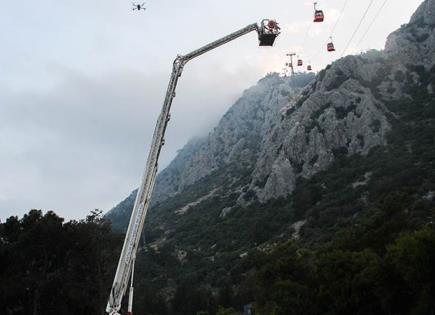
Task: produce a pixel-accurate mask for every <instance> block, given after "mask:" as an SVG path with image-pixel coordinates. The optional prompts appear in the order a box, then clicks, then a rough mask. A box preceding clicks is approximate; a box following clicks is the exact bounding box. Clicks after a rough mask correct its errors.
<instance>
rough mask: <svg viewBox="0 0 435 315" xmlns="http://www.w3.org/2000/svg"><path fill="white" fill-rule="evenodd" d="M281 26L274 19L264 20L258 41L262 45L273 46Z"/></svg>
mask: <svg viewBox="0 0 435 315" xmlns="http://www.w3.org/2000/svg"><path fill="white" fill-rule="evenodd" d="M280 29H281V28H280V27H279V26H278V23H277V22H276V21H274V20H263V21H262V22H261V27H260V31H259V32H258V41H259V43H260V46H273V43H274V42H275V38H276V37H277V36H278V35H279V33H280Z"/></svg>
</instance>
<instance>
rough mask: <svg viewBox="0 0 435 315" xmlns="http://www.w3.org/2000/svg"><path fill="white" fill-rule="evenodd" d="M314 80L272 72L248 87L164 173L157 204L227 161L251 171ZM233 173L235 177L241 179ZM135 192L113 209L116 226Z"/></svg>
mask: <svg viewBox="0 0 435 315" xmlns="http://www.w3.org/2000/svg"><path fill="white" fill-rule="evenodd" d="M313 79H314V75H313V74H310V73H308V74H299V75H297V76H295V77H293V78H288V77H286V78H283V77H280V76H279V75H278V74H269V75H267V76H266V77H265V78H263V79H261V80H260V81H259V82H258V84H257V85H255V86H253V87H251V88H249V89H248V90H246V91H245V92H244V93H243V95H242V97H240V99H239V100H238V101H237V102H236V103H235V104H234V105H233V106H232V107H231V108H230V109H229V110H228V111H227V112H226V113H225V115H224V116H223V117H222V119H221V120H220V121H219V123H218V125H217V126H216V127H215V128H214V130H212V131H211V132H210V133H209V135H208V136H206V137H202V138H195V139H192V140H191V141H190V142H189V143H187V144H186V145H185V146H184V147H183V148H182V149H181V150H180V151H179V152H178V154H177V156H176V158H175V159H174V160H173V161H172V162H171V163H170V164H169V166H168V167H166V168H165V169H164V170H162V172H160V174H159V175H158V178H157V182H156V187H155V190H154V194H153V201H152V204H153V205H156V203H159V202H162V201H164V200H165V199H167V198H169V197H171V196H174V195H176V194H179V193H181V192H183V191H184V190H185V189H186V188H187V187H189V186H190V185H192V184H194V183H197V182H198V180H200V179H203V178H204V177H206V176H208V175H210V174H212V173H213V172H216V171H218V170H221V169H223V168H225V167H226V166H228V165H231V164H237V165H238V167H239V168H241V169H243V170H245V171H249V170H252V169H253V168H254V165H255V164H256V162H257V160H258V157H259V155H260V152H262V151H264V150H266V148H264V147H263V146H264V144H265V143H263V139H264V138H265V137H266V135H267V133H268V132H269V131H270V130H271V128H273V127H274V126H275V125H276V122H277V121H279V117H280V116H281V110H282V109H283V108H284V107H285V106H287V105H288V103H289V102H290V101H291V100H293V99H296V98H297V97H298V95H299V93H300V92H301V90H302V88H303V87H305V86H306V85H307V84H309V83H310V82H311V81H312V80H313ZM233 175H235V176H233V179H234V180H235V181H236V180H237V179H240V177H239V176H236V174H233ZM236 177H237V178H236ZM238 189H241V187H238ZM210 191H212V189H211V190H210ZM135 195H136V191H134V192H133V193H132V194H131V195H130V196H129V197H128V198H127V199H126V200H124V201H123V202H121V203H120V204H119V205H118V206H117V207H115V208H114V209H113V210H111V211H110V212H109V214H108V216H109V217H110V218H112V219H113V218H115V219H113V220H112V221H114V224H115V227H118V226H120V227H121V226H122V227H123V228H125V226H126V224H128V216H129V215H130V213H131V207H132V205H133V203H134V198H135Z"/></svg>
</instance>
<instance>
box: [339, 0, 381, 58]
mask: <svg viewBox="0 0 435 315" xmlns="http://www.w3.org/2000/svg"><path fill="white" fill-rule="evenodd" d="M373 2H375V0H370V3H369V5H368V6H367V9H366V10H365V12H364V14H363V16H362V17H361V19H360V21H359V23H358V25H357V27H356V28H355V30H354V32H353V34H352V36H351V38H350V39H349V41H348V42H347V44H346V46H345V48H344V50H343V53H342V54H341V57H343V56H344V54H345V53H346V51H347V49H348V48H349V46H350V44H351V42H352V41H353V39H354V38H355V35H356V34H357V33H358V31H359V29H360V27H361V25H362V23H363V22H364V19H365V18H366V16H367V13H368V12H369V10H370V8H371V6H372V5H373Z"/></svg>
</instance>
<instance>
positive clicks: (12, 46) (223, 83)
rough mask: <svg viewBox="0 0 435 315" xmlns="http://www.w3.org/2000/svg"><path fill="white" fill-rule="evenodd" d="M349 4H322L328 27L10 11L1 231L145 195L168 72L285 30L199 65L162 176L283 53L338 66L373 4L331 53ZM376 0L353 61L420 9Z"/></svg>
mask: <svg viewBox="0 0 435 315" xmlns="http://www.w3.org/2000/svg"><path fill="white" fill-rule="evenodd" d="M344 1H345V0H323V1H322V0H319V6H321V7H322V8H323V9H324V10H325V14H326V21H325V23H323V24H318V25H314V23H311V20H312V14H313V12H312V11H313V8H312V2H309V1H303V0H302V1H292V0H275V1H264V0H263V1H260V0H237V1H235V0H219V1H208V0H183V1H174V0H158V1H157V0H148V1H147V4H146V6H147V10H146V11H141V12H137V11H134V12H133V11H132V10H131V2H130V1H126V0H112V1H103V0H94V1H92V0H91V1H88V0H86V1H85V0H75V1H59V0H39V1H6V0H0V43H1V44H0V47H1V49H0V219H1V220H4V219H5V218H6V217H8V216H10V215H22V214H23V213H25V212H27V211H28V210H29V209H32V208H37V209H43V210H54V211H56V212H57V213H58V214H60V215H61V216H64V217H65V218H67V219H72V218H74V219H80V218H83V217H85V216H86V214H87V213H88V212H89V211H90V210H91V209H94V208H99V209H102V210H105V211H106V210H109V209H110V208H111V207H113V206H114V205H116V204H117V203H118V202H119V201H121V200H122V199H124V198H125V197H126V196H127V195H128V194H129V193H130V191H131V190H133V189H134V188H135V187H137V186H138V184H139V179H140V176H141V174H142V172H143V167H144V162H145V160H146V156H147V153H148V145H149V143H150V142H151V135H152V131H153V129H154V124H155V121H156V118H157V115H158V113H159V111H160V107H161V105H162V100H163V97H164V92H165V90H166V87H167V83H168V79H169V74H170V70H171V64H172V61H173V59H174V57H175V56H176V55H177V54H178V53H186V52H189V51H191V50H193V49H196V48H198V47H199V46H201V45H203V44H206V43H208V42H210V41H212V40H215V39H217V38H220V37H222V36H224V35H227V34H228V33H230V32H233V31H235V30H237V29H239V28H241V27H244V26H246V25H247V24H250V23H253V22H257V21H260V20H261V19H263V18H276V19H277V20H278V22H280V25H281V26H282V29H283V32H282V35H281V36H280V38H279V39H278V40H277V42H276V45H275V47H273V48H258V47H257V42H256V35H255V34H250V35H247V36H245V37H243V38H241V39H239V40H236V41H234V42H233V43H231V44H228V45H226V46H224V47H221V48H219V49H217V50H215V51H213V52H211V53H208V54H207V55H204V56H202V57H201V58H199V59H198V60H195V61H193V62H192V63H191V64H188V65H187V66H186V68H185V72H184V74H183V77H182V78H181V81H180V84H179V87H178V93H177V98H176V99H175V102H174V106H173V114H172V120H171V122H170V126H169V129H168V132H167V136H166V145H165V147H164V150H163V153H162V157H161V158H162V161H161V165H162V166H165V165H167V164H168V163H169V161H170V160H171V159H172V158H173V157H174V156H175V154H176V151H177V150H178V149H180V148H181V147H182V146H183V145H184V144H185V143H186V141H187V140H188V139H189V138H191V137H192V136H195V135H201V134H206V133H207V132H208V131H209V130H210V129H211V128H212V127H213V126H214V125H215V124H216V123H217V121H218V119H219V117H220V116H221V115H222V114H223V113H224V112H225V111H226V110H227V109H228V108H229V107H230V106H231V104H232V103H234V101H235V100H236V99H237V98H238V97H239V96H240V95H241V94H242V92H243V90H244V89H246V88H248V87H249V86H250V85H253V84H255V83H256V81H258V80H259V79H260V78H261V77H262V76H264V75H265V74H266V73H267V72H270V71H280V70H281V69H282V67H283V64H284V62H285V53H286V52H289V51H296V52H298V53H300V54H301V56H302V57H303V58H304V59H306V60H309V59H311V62H312V64H313V67H314V69H315V70H320V69H321V68H322V67H324V66H325V65H326V64H327V63H329V62H331V61H333V60H334V59H337V58H339V57H340V56H341V54H342V53H343V48H344V46H345V45H346V43H347V41H348V40H349V38H350V37H351V35H352V32H353V30H354V29H355V27H356V25H357V24H358V20H359V18H360V17H361V16H362V14H363V13H364V10H365V8H366V7H367V5H368V4H369V2H370V1H371V0H349V3H348V6H347V8H346V10H345V11H344V13H343V15H342V16H341V19H340V20H339V23H338V25H337V28H336V30H335V32H334V41H335V44H336V46H337V50H338V51H337V53H335V54H327V53H326V52H325V45H326V42H327V40H328V37H329V36H330V33H331V30H332V28H333V26H334V24H335V22H336V21H337V19H338V17H339V16H340V14H339V12H340V9H341V8H342V6H343V3H344ZM383 1H384V0H375V1H374V3H373V6H372V8H371V10H370V11H369V13H368V16H367V19H366V20H365V22H364V23H363V25H362V27H361V30H360V31H359V33H358V34H357V35H356V36H355V40H354V44H353V45H351V46H350V49H349V51H348V53H355V52H358V51H361V50H364V49H368V48H377V49H381V48H383V46H384V42H385V38H386V36H387V35H388V34H389V33H390V32H391V31H393V30H395V29H396V28H398V27H399V26H400V25H401V24H403V23H406V22H407V21H408V20H409V18H410V16H411V14H412V13H413V12H414V10H415V9H416V8H417V6H418V5H419V4H420V2H421V0H408V1H400V5H399V4H398V3H397V2H398V1H397V0H396V1H392V0H390V1H389V2H388V3H387V5H386V6H385V9H384V11H383V13H382V14H381V16H380V18H379V19H378V20H377V21H376V23H375V24H374V25H373V28H372V29H371V31H370V32H369V33H368V35H367V37H366V38H365V39H364V40H363V41H362V42H361V44H360V45H356V43H357V42H359V41H360V38H361V36H362V35H363V33H364V31H365V30H366V29H367V26H368V25H369V23H370V21H371V20H372V18H373V16H374V15H375V14H376V12H377V9H378V8H379V7H380V6H381V5H382V2H383Z"/></svg>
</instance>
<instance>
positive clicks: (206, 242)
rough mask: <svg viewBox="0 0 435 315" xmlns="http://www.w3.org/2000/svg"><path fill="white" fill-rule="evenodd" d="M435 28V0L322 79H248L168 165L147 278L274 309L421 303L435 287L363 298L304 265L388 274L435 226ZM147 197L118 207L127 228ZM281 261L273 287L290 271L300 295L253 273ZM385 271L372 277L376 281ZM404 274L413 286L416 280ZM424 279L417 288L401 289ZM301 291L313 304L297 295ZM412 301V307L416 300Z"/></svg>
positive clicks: (290, 284)
mask: <svg viewBox="0 0 435 315" xmlns="http://www.w3.org/2000/svg"><path fill="white" fill-rule="evenodd" d="M434 29H435V0H426V1H424V2H423V3H422V5H421V6H420V8H419V9H418V10H417V12H416V13H415V14H414V15H413V16H412V18H411V20H410V22H409V23H408V24H406V25H404V26H402V27H401V28H400V29H399V30H397V31H396V32H394V33H393V34H391V35H390V36H389V37H388V39H387V43H386V46H385V49H384V50H383V51H369V52H366V53H363V54H360V55H357V56H347V57H345V58H342V59H340V60H338V61H336V62H334V63H332V64H331V65H329V66H328V67H326V69H324V70H322V71H321V72H320V73H318V75H317V76H316V77H315V78H314V80H311V79H312V78H310V77H306V76H302V77H299V78H298V80H302V81H299V83H296V82H295V81H292V80H291V79H288V78H280V77H279V76H278V75H276V74H271V75H268V76H266V77H265V78H263V79H262V80H260V81H259V83H258V85H256V86H255V87H252V88H250V89H249V90H247V91H246V92H245V93H244V94H243V96H242V97H241V98H240V100H239V101H237V102H236V104H235V105H234V106H233V107H232V108H231V109H230V110H229V111H228V112H227V113H226V114H225V116H224V117H223V118H222V120H221V121H220V123H219V124H218V126H217V127H216V128H215V129H214V130H213V131H212V132H211V133H210V134H209V135H208V136H207V137H205V138H202V139H197V140H193V141H192V142H190V143H189V144H187V145H186V146H185V148H183V149H182V150H181V151H180V153H179V154H178V156H177V157H176V158H175V159H174V161H173V162H172V163H171V164H170V165H169V166H168V168H166V169H165V170H163V171H162V172H161V174H160V175H159V179H158V183H157V188H156V192H155V195H154V206H153V207H152V209H150V212H149V215H148V218H147V221H146V226H145V237H146V243H147V245H146V246H144V247H143V248H142V252H141V258H140V260H139V261H138V265H139V267H138V269H139V272H140V273H141V277H143V278H142V279H143V280H142V281H143V282H142V284H139V286H140V285H143V286H145V287H147V288H148V289H149V286H151V287H153V289H156V290H158V291H159V292H162V294H163V296H165V298H167V299H169V298H171V297H173V298H174V299H175V300H177V298H179V300H180V301H182V300H183V299H182V292H180V290H177V288H178V289H180V288H185V287H183V285H185V284H189V283H190V284H192V283H194V284H195V286H196V287H202V288H204V290H208V291H207V292H211V293H210V294H212V295H214V294H215V293H216V292H215V291H217V290H224V291H223V293H222V295H223V296H226V295H225V294H226V293H225V292H227V293H228V292H231V293H232V296H233V298H234V299H236V300H232V302H228V303H224V304H227V305H236V304H237V305H239V306H240V305H241V303H247V302H249V301H250V300H249V299H254V298H255V299H256V300H257V302H258V303H260V304H261V305H262V306H263V307H265V308H267V307H269V306H270V305H266V304H267V303H266V301H265V300H262V299H263V297H265V296H268V300H267V301H269V302H270V301H273V302H274V303H275V304H273V303H272V306H273V305H281V304H280V303H283V304H282V305H285V307H284V306H283V307H284V308H282V309H283V310H292V312H289V311H278V312H276V314H301V313H306V314H321V313H325V314H326V313H327V314H411V313H415V314H417V313H419V312H418V311H415V312H411V308H412V307H414V306H415V305H417V304H418V303H420V302H421V301H423V300H424V298H423V297H422V299H423V300H421V301H420V302H418V301H417V298H416V297H417V296H420V295H419V294H422V295H421V296H426V295H427V296H431V295H430V294H432V293H433V291H430V290H431V289H427V288H428V287H425V289H424V290H426V291H424V290H423V289H421V290H423V291H424V293H421V292H423V291H418V292H420V293H415V294H414V293H413V294H414V295H412V296H411V295H410V296H407V297H405V296H402V295H400V294H402V293H398V292H399V291H400V290H402V289H400V290H398V291H394V292H395V293H391V294H392V295H394V298H391V300H388V301H387V300H382V298H385V294H380V296H382V298H381V297H378V296H373V297H372V298H371V300H370V303H373V304H370V303H368V302H367V303H363V302H361V301H363V300H361V299H360V297H361V296H365V297H367V296H368V295H367V294H368V293H367V292H368V291H364V294H363V293H361V294H362V295H361V296H358V298H355V299H353V298H352V297H349V296H346V294H345V293H343V290H342V291H340V288H342V287H343V282H342V281H344V280H343V279H341V280H340V281H341V282H340V281H338V282H337V291H336V292H334V293H331V296H328V297H325V296H323V295H322V294H323V293H322V292H324V290H325V287H315V288H313V287H311V285H313V283H323V284H322V285H326V286H327V287H329V284H330V283H331V282H333V280H332V278H331V281H327V280H328V279H329V278H324V277H323V275H319V278H318V279H317V278H316V279H317V280H313V278H309V277H308V276H307V278H304V276H305V275H307V274H309V275H313V274H315V273H317V272H318V271H319V270H321V269H322V268H323V267H324V266H325V261H324V260H323V259H326V265H327V264H328V262H329V263H331V261H332V260H334V259H335V260H334V263H335V262H337V261H339V262H337V264H339V265H340V266H343V274H346V275H347V272H349V273H352V275H353V276H354V277H355V278H352V279H353V280H352V281H351V282H352V283H353V282H354V281H356V280H357V279H361V278H360V275H355V274H354V273H353V272H354V271H355V270H363V271H364V272H365V273H364V276H366V275H368V274H371V275H374V273H372V272H373V270H374V269H373V268H372V269H370V270H365V269H364V268H365V267H366V266H369V265H370V264H371V263H372V262H374V261H376V264H377V263H378V262H379V261H383V260H384V259H386V261H385V263H382V264H383V266H387V265H388V263H389V262H391V257H390V256H388V255H393V256H394V255H395V254H394V253H391V254H388V252H389V250H390V249H391V248H392V247H393V245H394V244H395V243H394V242H395V241H396V240H397V239H398V238H399V236H400V235H402V234H403V233H412V232H413V231H416V230H419V229H424V228H425V227H427V226H431V225H432V224H433V223H432V221H433V219H432V218H433V215H434V213H435V212H434V211H435V136H434V135H435V102H434V96H435V95H434V93H435V32H434ZM133 201H134V193H133V194H132V195H131V196H130V197H129V198H128V199H126V200H125V201H123V202H122V203H121V204H120V205H118V206H117V207H115V208H114V209H113V210H112V211H111V212H110V213H109V214H108V215H107V217H108V218H109V219H111V220H112V222H113V224H114V226H115V227H116V228H118V229H123V228H125V226H126V224H127V222H128V216H129V213H130V212H131V208H132V206H133ZM422 233H423V232H422ZM288 242H290V243H291V245H290V246H287V247H285V248H286V249H285V250H284V249H282V247H280V246H281V245H282V244H287V243H288ZM404 242H405V243H406V241H404ZM328 246H329V247H328ZM403 246H405V245H403ZM413 246H414V245H413ZM319 248H322V250H323V251H321V253H320V254H319V255H320V256H318V250H319ZM413 248H415V246H414V247H413ZM332 250H333V251H338V253H336V256H334V258H332V256H328V253H329V251H332ZM396 254H397V252H396ZM283 257H284V258H283ZM319 257H320V258H319ZM325 257H326V258H325ZM343 257H347V258H348V259H350V260H351V259H355V260H354V263H355V265H351V266H350V265H347V263H348V261H349V260H346V259H347V258H346V259H345V258H343ZM351 257H353V258H351ZM280 259H283V261H284V262H283V261H282V260H280ZM316 259H319V260H316ZM328 259H331V260H328ZM340 259H341V260H340ZM399 260H400V259H399V258H398V261H399ZM276 261H280V263H279V264H278V265H277V264H275V262H276ZM316 261H321V263H319V265H316ZM267 262H269V263H270V266H269V267H268V269H267V270H266V271H265V272H264V274H263V276H264V278H263V280H264V282H263V283H262V285H261V286H260V287H261V288H264V287H268V285H269V284H268V283H269V282H270V281H272V279H274V278H273V277H274V276H276V275H280V278H279V279H275V280H276V285H277V287H275V288H274V290H275V291H276V292H281V290H284V291H285V292H287V293H288V295H280V296H273V294H272V293H270V295H271V296H269V292H268V291H267V290H266V291H261V292H262V294H260V295H257V293H258V292H257V291H255V290H254V291H255V292H257V293H255V292H252V290H251V289H252V285H253V284H252V283H251V282H250V279H251V277H250V275H251V274H253V273H256V272H258V271H259V270H261V268H262V266H263V265H264V264H265V263H267ZM409 265H413V263H410V264H409ZM281 266H282V267H281ZM283 266H289V268H290V269H286V267H283ZM330 266H333V267H331V268H335V267H334V266H335V265H334V264H332V263H331V265H330ZM346 266H350V267H349V270H347V269H346ZM370 266H372V265H370ZM291 268H299V269H297V270H296V271H294V273H292V271H290V270H292V269H291ZM310 268H311V269H310ZM352 268H353V269H352ZM381 269H382V268H381ZM421 269H422V270H423V269H424V268H421ZM271 270H272V271H271ZM301 270H302V271H301ZM379 270H380V269H379ZM298 271H300V272H298ZM387 271H388V268H387ZM388 272H389V271H388ZM332 274H334V275H336V273H335V269H334V272H332ZM384 274H385V272H384V273H380V274H379V275H378V276H374V277H373V279H372V280H373V283H372V282H367V283H370V285H371V286H372V287H373V286H375V284H376V283H377V284H378V283H379V282H377V281H378V280H379V279H380V277H381V278H382V276H383V275H384ZM302 275H304V276H302ZM396 276H397V277H399V276H398V275H394V277H396ZM322 277H323V278H322ZM392 277H393V276H392ZM394 277H393V278H394ZM403 277H404V278H403V279H404V280H403V283H405V282H406V281H408V280H409V278H406V277H405V276H403ZM302 278H303V279H302ZM426 278H427V279H428V278H430V276H427V277H426ZM426 278H425V277H423V278H421V279H426ZM283 279H285V281H284V280H283ZM319 279H320V280H319ZM325 279H326V280H325ZM346 279H347V278H346ZM382 279H383V278H382ZM394 279H396V278H394ZM406 279H408V280H406ZM257 280H258V279H257ZM269 280H270V281H269ZM275 280H273V281H275ZM372 280H370V281H372ZM316 281H318V282H316ZM322 281H324V282H322ZM379 281H382V280H379ZM419 281H420V280H419ZM422 281H423V280H422ZM367 283H365V284H364V283H361V286H365V285H367ZM377 284H376V285H377ZM431 285H433V284H430V285H429V284H428V286H429V287H430V286H431ZM349 286H351V284H349ZM419 288H420V287H419ZM359 289H361V287H358V288H353V289H352V290H351V289H349V290H346V292H354V291H353V290H359ZM183 290H184V289H183ZM225 290H227V291H225ZM261 290H263V289H261ZM304 290H305V291H304ZM380 290H381V289H380ZM382 290H385V291H382V292H389V293H390V292H392V291H391V288H390V289H388V288H386V287H383V289H382ZM413 290H417V289H416V287H415V286H413V285H410V287H406V288H405V289H403V291H400V292H411V291H412V292H417V291H413ZM418 290H420V289H418ZM427 290H428V291H427ZM184 291H186V292H187V291H188V290H187V289H185V290H184ZM275 291H274V292H275ZM195 292H196V291H195ZM289 292H290V293H289ZM379 292H381V291H379ZM379 292H378V293H379ZM372 293H373V292H370V294H372ZM179 294H181V295H180V296H179ZM198 294H199V293H198ZM228 294H229V293H228ZM304 294H306V295H304ZM313 294H319V296H318V297H314V296H312V295H313ZM425 294H426V295H425ZM230 295H231V294H230ZM294 295H295V296H296V295H297V296H304V297H305V298H306V302H307V303H305V304H304V303H303V302H301V300H297V301H296V300H291V299H286V298H285V297H287V296H294ZM337 296H343V298H342V301H348V303H349V304H348V305H347V306H346V307H343V309H341V311H339V310H338V308H335V309H334V307H336V304H334V303H336V300H335V298H336V297H337ZM370 296H371V295H370ZM316 298H319V299H318V300H316ZM237 299H240V300H237ZM301 299H302V298H301ZM405 300H406V301H410V302H409V303H410V304H409V305H408V304H406V305H404V304H403V305H402V304H401V303H402V302H401V301H405ZM278 301H279V302H278ZM355 301H360V302H361V303H360V302H355ZM393 301H394V302H393ZM412 301H414V302H412ZM316 303H317V304H316ZM346 303H347V302H346ZM352 303H353V304H352ZM358 303H360V304H358ZM412 303H414V304H412ZM421 303H423V302H421ZM428 303H429V302H428ZM182 304H183V303H181V302H180V305H182ZM282 305H281V306H282ZM313 305H321V308H320V309H322V310H323V311H322V312H319V311H316V309H315V308H311V307H312V306H313ZM368 305H371V306H370V307H372V308H370V309H365V307H366V306H367V307H368ZM385 305H391V307H390V306H388V307H387V308H386V306H385ZM395 305H396V306H395ZM397 305H402V306H401V307H402V308H400V307H399V306H397ZM413 305H414V306H413ZM419 305H420V306H421V305H426V306H421V307H422V308H421V309H424V310H426V313H425V312H424V311H422V312H420V313H421V314H423V313H425V314H429V313H430V312H429V311H427V310H431V308H430V307H432V306H433V305H432V304H430V303H429V304H424V303H423V304H419ZM431 305H432V306H431ZM272 306H271V307H272ZM281 306H280V307H281ZM286 307H287V308H286ZM319 307H320V306H319ZM337 307H338V306H337ZM425 307H426V308H425ZM330 308H331V309H330ZM396 308H398V310H397V309H396ZM272 309H274V308H273V307H272ZM278 309H279V308H278ZM364 309H365V311H361V310H364ZM405 309H406V310H407V311H403V310H405ZM274 310H276V309H274ZM294 310H299V311H294ZM326 310H329V312H327V311H326ZM380 310H382V311H380ZM185 313H186V314H191V312H189V311H186V312H185ZM264 313H265V314H275V312H272V311H270V312H267V311H265V312H264Z"/></svg>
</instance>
